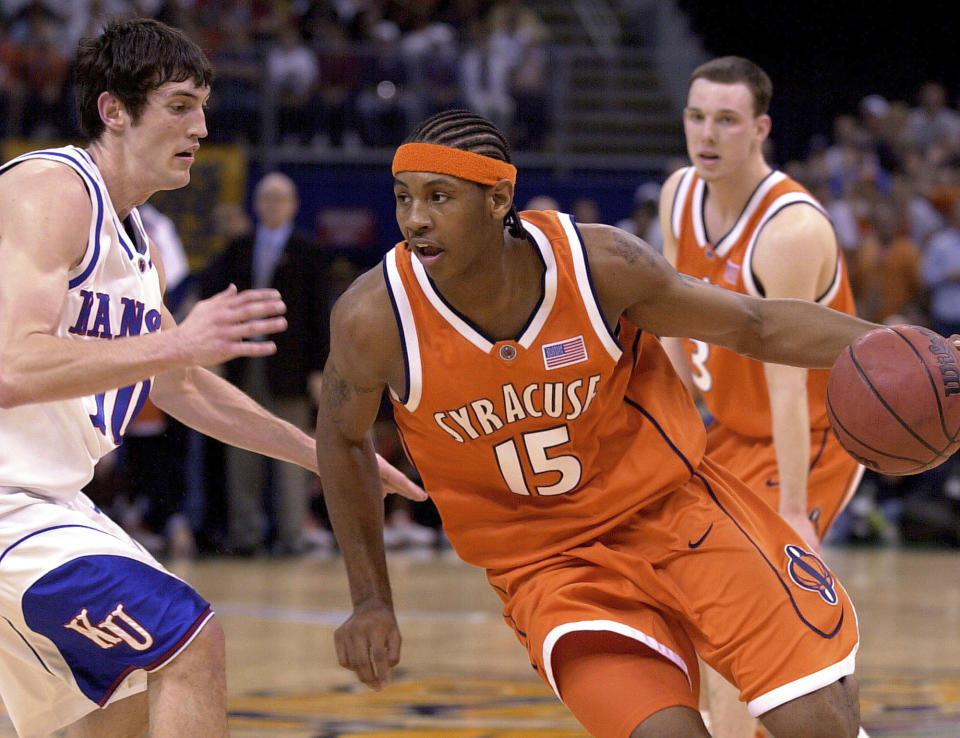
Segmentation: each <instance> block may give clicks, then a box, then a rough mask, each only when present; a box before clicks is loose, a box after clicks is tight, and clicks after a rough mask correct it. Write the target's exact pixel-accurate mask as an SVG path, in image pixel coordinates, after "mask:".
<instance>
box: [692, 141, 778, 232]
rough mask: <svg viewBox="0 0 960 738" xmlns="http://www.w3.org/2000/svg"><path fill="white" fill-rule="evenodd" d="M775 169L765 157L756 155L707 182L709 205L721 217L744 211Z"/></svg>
mask: <svg viewBox="0 0 960 738" xmlns="http://www.w3.org/2000/svg"><path fill="white" fill-rule="evenodd" d="M772 171H773V168H772V167H771V166H770V165H769V164H767V162H766V161H764V159H763V157H759V156H758V157H754V158H752V159H750V160H749V161H748V162H745V163H744V165H743V166H742V167H740V168H739V169H737V170H736V171H735V172H731V173H730V174H729V175H728V176H726V177H720V178H718V179H715V180H712V181H711V182H709V183H708V184H707V191H708V197H707V207H708V208H709V209H710V210H712V211H713V212H714V213H715V214H716V215H717V216H718V217H720V218H721V219H729V218H736V217H738V216H739V215H740V213H742V212H743V209H744V208H745V207H746V206H747V202H748V201H749V200H750V196H751V195H753V193H754V192H755V191H756V189H757V187H758V186H759V185H760V183H761V182H762V181H763V180H764V179H765V178H766V177H767V176H768V175H769V174H770V172H772Z"/></svg>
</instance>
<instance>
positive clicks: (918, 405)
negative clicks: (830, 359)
mask: <svg viewBox="0 0 960 738" xmlns="http://www.w3.org/2000/svg"><path fill="white" fill-rule="evenodd" d="M827 416H828V417H829V419H830V425H831V426H832V427H833V430H834V432H835V433H836V434H837V438H838V439H839V441H840V443H841V445H842V446H843V447H844V448H845V449H846V450H847V451H848V452H849V453H850V455H851V456H853V457H854V458H855V459H857V461H859V462H860V463H861V464H863V465H864V466H866V467H867V468H869V469H874V470H875V471H878V472H881V473H883V474H893V475H901V474H916V473H918V472H921V471H924V470H926V469H932V468H933V467H935V466H938V465H939V464H942V463H943V462H944V461H946V460H947V459H948V458H950V455H951V454H952V453H953V452H954V451H956V450H957V448H958V447H960V352H958V351H957V349H955V348H954V346H953V343H952V342H950V341H948V340H947V339H946V338H944V337H943V336H940V335H938V334H936V333H934V332H933V331H931V330H929V329H927V328H922V327H920V326H915V325H896V326H889V327H883V328H876V329H874V330H872V331H869V332H868V333H865V334H863V335H862V336H860V337H859V338H857V339H856V340H855V341H854V342H853V343H851V344H850V345H849V346H848V347H847V348H846V349H845V350H844V351H843V352H842V353H841V354H840V356H839V357H837V360H836V362H835V363H834V365H833V368H832V369H831V370H830V376H829V378H828V380H827Z"/></svg>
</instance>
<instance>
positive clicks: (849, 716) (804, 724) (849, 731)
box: [760, 676, 860, 738]
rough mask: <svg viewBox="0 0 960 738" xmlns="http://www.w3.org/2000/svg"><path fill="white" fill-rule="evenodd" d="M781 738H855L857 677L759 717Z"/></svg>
mask: <svg viewBox="0 0 960 738" xmlns="http://www.w3.org/2000/svg"><path fill="white" fill-rule="evenodd" d="M760 722H762V723H763V725H764V726H765V727H766V728H767V729H768V730H770V732H772V733H773V734H774V735H776V736H778V738H856V736H857V733H858V732H859V730H860V701H859V689H858V687H857V680H856V678H855V677H854V676H846V677H842V678H841V679H839V680H838V681H836V682H834V683H833V684H830V685H828V686H826V687H823V688H822V689H818V690H817V691H816V692H811V693H810V694H806V695H803V696H802V697H798V698H797V699H795V700H792V701H790V702H787V703H786V704H783V705H780V707H777V708H775V709H773V710H771V711H770V712H768V713H765V714H764V715H761V716H760Z"/></svg>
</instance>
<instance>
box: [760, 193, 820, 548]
mask: <svg viewBox="0 0 960 738" xmlns="http://www.w3.org/2000/svg"><path fill="white" fill-rule="evenodd" d="M837 249H838V246H837V243H836V239H835V236H834V233H833V229H832V228H831V226H830V223H829V221H828V220H827V219H826V217H825V216H824V215H823V214H822V213H820V211H818V210H817V209H816V208H814V207H812V206H810V205H806V204H797V205H793V206H791V207H788V208H785V209H783V210H781V211H780V212H779V213H778V214H777V215H776V216H774V217H773V218H772V219H771V220H770V221H769V222H768V223H767V225H766V226H765V227H764V229H763V231H761V233H760V236H759V238H758V239H757V243H756V246H755V247H754V252H753V261H752V263H751V267H752V268H753V273H754V276H755V277H756V279H757V280H758V281H759V282H760V284H762V285H763V289H764V293H765V295H766V296H767V297H768V298H777V297H788V298H797V299H801V300H815V299H816V298H817V296H818V295H819V294H820V293H821V292H823V290H824V289H825V286H826V285H827V284H829V282H830V281H831V280H832V278H833V276H834V273H835V271H836V269H837V264H838V261H837ZM764 374H765V376H766V380H767V393H768V396H769V400H770V412H771V418H772V428H771V434H772V437H773V446H774V452H775V453H776V457H777V469H778V475H779V479H780V504H779V512H780V514H781V515H782V516H783V517H784V518H785V519H786V520H787V521H788V522H789V523H790V524H791V525H793V527H794V528H795V529H796V530H797V532H799V533H800V534H801V535H802V536H803V537H804V540H806V541H807V543H808V544H810V545H811V546H813V547H814V548H815V549H818V548H819V538H818V535H817V531H816V529H815V528H814V526H813V523H811V522H810V520H809V518H808V517H807V508H808V503H807V482H808V478H809V464H810V410H809V404H808V402H807V370H806V369H803V368H801V367H795V366H787V365H784V364H764Z"/></svg>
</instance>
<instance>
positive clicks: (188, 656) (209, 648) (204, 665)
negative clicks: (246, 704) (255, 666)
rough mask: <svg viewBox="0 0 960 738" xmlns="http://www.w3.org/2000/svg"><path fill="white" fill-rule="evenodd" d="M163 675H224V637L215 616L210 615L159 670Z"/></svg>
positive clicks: (223, 676) (221, 627) (222, 676)
mask: <svg viewBox="0 0 960 738" xmlns="http://www.w3.org/2000/svg"><path fill="white" fill-rule="evenodd" d="M160 672H161V673H163V672H165V674H164V675H165V676H175V675H176V673H178V672H183V673H186V674H198V673H205V674H207V675H208V677H221V678H224V679H225V675H226V637H225V635H224V632H223V626H221V625H220V621H219V620H217V618H216V616H214V617H211V618H210V619H209V620H208V621H207V622H206V623H205V624H204V626H203V627H202V628H201V629H200V632H199V633H197V634H196V635H195V636H194V637H193V639H192V640H191V641H190V643H189V644H187V646H186V647H185V648H184V649H183V651H181V652H180V653H179V654H177V657H176V658H175V659H173V661H171V662H170V663H169V664H168V665H167V666H165V667H164V668H163V669H161V670H160Z"/></svg>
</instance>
